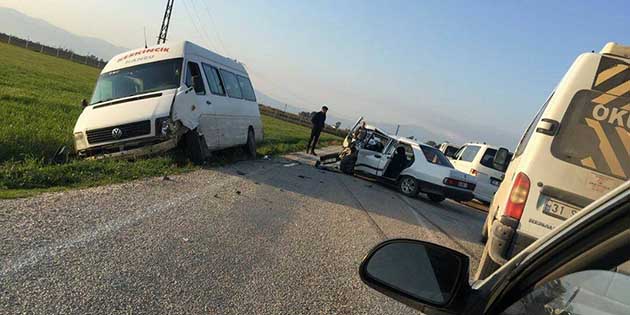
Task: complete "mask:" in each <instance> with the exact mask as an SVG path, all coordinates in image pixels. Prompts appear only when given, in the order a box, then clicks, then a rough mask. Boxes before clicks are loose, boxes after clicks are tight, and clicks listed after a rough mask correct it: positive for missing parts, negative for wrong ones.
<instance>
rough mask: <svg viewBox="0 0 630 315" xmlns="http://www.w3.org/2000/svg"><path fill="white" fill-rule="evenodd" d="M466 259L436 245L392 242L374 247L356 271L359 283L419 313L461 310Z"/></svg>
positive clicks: (398, 240) (468, 287)
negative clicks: (357, 271) (359, 277)
mask: <svg viewBox="0 0 630 315" xmlns="http://www.w3.org/2000/svg"><path fill="white" fill-rule="evenodd" d="M468 268H469V259H468V256H466V255H464V254H462V253H460V252H457V251H454V250H452V249H449V248H446V247H442V246H439V245H436V244H432V243H427V242H422V241H417V240H409V239H394V240H389V241H385V242H383V243H381V244H379V245H377V246H376V247H375V248H374V249H372V251H371V252H370V253H369V254H368V255H367V256H366V257H365V259H364V260H363V262H362V263H361V266H360V268H359V275H360V276H361V280H363V282H365V284H367V285H368V286H370V287H371V288H372V289H375V290H377V291H379V292H381V293H383V294H385V295H387V296H389V297H391V298H393V299H395V300H397V301H398V302H401V303H403V304H405V305H407V306H409V307H412V308H415V309H417V310H420V311H422V312H430V311H431V310H435V311H444V310H446V311H449V312H457V311H460V310H462V309H463V308H464V305H465V303H464V300H465V297H466V294H467V293H468V292H470V291H469V290H470V285H469V283H468Z"/></svg>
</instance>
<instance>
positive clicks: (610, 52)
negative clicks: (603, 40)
mask: <svg viewBox="0 0 630 315" xmlns="http://www.w3.org/2000/svg"><path fill="white" fill-rule="evenodd" d="M628 104H630V46H623V45H619V44H615V43H608V44H606V46H604V48H603V49H602V50H601V51H600V52H599V53H595V52H588V53H584V54H582V55H580V56H579V57H578V58H577V59H576V60H575V61H574V63H573V65H572V66H571V67H570V68H569V70H568V71H567V73H566V74H565V75H564V77H563V79H562V80H561V81H560V83H559V84H558V85H557V87H556V89H555V90H554V91H553V92H552V93H551V95H550V96H549V97H548V99H547V101H546V102H544V105H543V106H542V108H541V109H540V110H539V111H538V113H537V114H536V115H535V117H534V118H533V120H532V122H531V123H530V125H529V127H528V128H527V129H526V130H525V131H524V132H523V136H522V137H521V140H520V142H519V144H518V146H517V148H516V151H515V153H514V158H513V159H511V162H510V157H509V155H508V154H507V153H508V152H505V151H502V152H499V153H497V157H499V160H500V161H498V162H499V163H495V164H504V163H509V167H508V169H507V171H506V173H505V180H504V181H503V183H502V184H501V186H500V187H499V190H498V191H497V193H496V195H495V197H494V200H493V201H492V204H491V205H490V207H489V208H488V216H487V219H486V223H485V224H484V227H483V229H482V232H481V234H482V238H487V239H488V242H487V243H486V247H485V249H484V255H483V256H482V261H481V262H480V264H481V266H482V267H483V268H480V269H479V270H480V275H479V277H481V278H483V277H484V276H485V275H487V274H489V273H491V272H492V271H494V270H495V269H497V268H499V266H500V265H501V264H502V263H503V262H504V261H505V260H507V259H509V258H510V257H513V256H514V255H516V254H518V252H519V251H520V250H521V249H523V248H525V247H527V245H529V244H530V243H531V242H533V241H535V240H536V239H537V238H540V237H542V236H544V235H545V234H547V233H549V232H550V231H552V230H553V229H554V228H556V227H557V226H558V225H560V224H562V222H563V221H565V220H566V219H568V218H570V217H571V216H572V215H575V214H576V213H578V212H579V211H580V209H582V208H584V207H586V205H588V204H590V203H591V202H592V201H593V200H596V199H598V198H600V197H601V196H602V195H604V194H606V193H607V192H609V191H611V190H612V189H614V188H615V187H618V186H619V185H621V184H622V183H624V182H626V181H628V178H629V176H630V122H629V121H628V109H630V106H629V105H628Z"/></svg>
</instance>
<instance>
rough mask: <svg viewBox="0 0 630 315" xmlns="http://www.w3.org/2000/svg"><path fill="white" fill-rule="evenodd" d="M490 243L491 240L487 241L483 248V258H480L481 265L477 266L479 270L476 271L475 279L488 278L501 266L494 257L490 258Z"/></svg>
mask: <svg viewBox="0 0 630 315" xmlns="http://www.w3.org/2000/svg"><path fill="white" fill-rule="evenodd" d="M489 245H490V242H486V246H484V248H483V252H482V253H481V259H480V260H479V267H477V272H475V280H482V279H485V278H487V277H488V276H489V275H491V274H492V273H493V272H494V271H495V270H497V269H499V267H500V266H499V264H497V263H495V262H494V261H493V260H492V258H490V255H489V254H488V247H489Z"/></svg>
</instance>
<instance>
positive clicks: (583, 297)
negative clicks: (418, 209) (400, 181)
mask: <svg viewBox="0 0 630 315" xmlns="http://www.w3.org/2000/svg"><path fill="white" fill-rule="evenodd" d="M629 226H630V182H626V183H625V184H623V185H622V186H621V187H619V188H618V189H616V190H614V191H613V192H611V193H609V194H607V195H606V196H604V197H603V198H601V199H599V200H597V201H595V202H594V203H592V204H591V205H590V206H588V207H586V208H584V209H583V210H582V211H580V212H578V213H577V214H575V215H574V216H573V217H572V218H570V219H568V220H567V221H565V222H564V223H563V224H561V225H560V226H559V227H558V228H557V229H555V230H554V231H552V232H551V233H549V234H547V235H546V236H544V237H542V238H540V239H538V240H537V241H536V242H534V243H533V244H531V245H530V246H528V247H527V248H526V249H524V250H523V251H521V252H520V253H519V254H518V255H516V256H515V257H513V258H512V259H510V260H508V261H507V262H505V264H504V265H503V267H501V268H500V269H498V270H496V271H495V272H494V273H493V274H491V275H490V276H489V277H487V278H485V279H483V280H478V281H475V282H473V283H472V284H471V283H470V282H469V258H468V256H466V255H465V254H463V253H460V252H457V251H455V250H453V249H449V248H446V247H442V246H439V245H436V244H432V243H428V242H423V241H418V240H409V239H394V240H388V241H385V242H383V243H381V244H379V245H377V246H376V247H375V248H374V249H372V251H370V253H369V254H368V255H367V256H366V257H365V259H364V260H363V262H362V263H361V265H360V267H359V275H360V277H361V279H362V280H363V282H364V283H366V284H367V285H368V286H370V287H371V288H373V289H375V290H377V291H379V292H381V293H383V294H385V295H387V296H389V297H391V298H393V299H395V300H397V301H399V302H401V303H404V304H406V305H408V306H409V307H412V308H414V309H417V310H419V311H421V312H423V313H424V314H470V315H478V314H479V315H480V314H506V315H512V314H514V315H516V314H541V315H542V314H545V315H547V314H567V315H568V314H630V233H629V231H628V227H629Z"/></svg>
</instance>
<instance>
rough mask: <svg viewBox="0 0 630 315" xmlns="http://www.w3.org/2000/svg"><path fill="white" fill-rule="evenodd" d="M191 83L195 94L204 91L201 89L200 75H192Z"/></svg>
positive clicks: (201, 80)
mask: <svg viewBox="0 0 630 315" xmlns="http://www.w3.org/2000/svg"><path fill="white" fill-rule="evenodd" d="M192 81H193V89H195V92H196V93H199V92H203V91H204V90H205V89H204V87H203V79H202V78H201V76H200V75H194V76H193V77H192Z"/></svg>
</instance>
